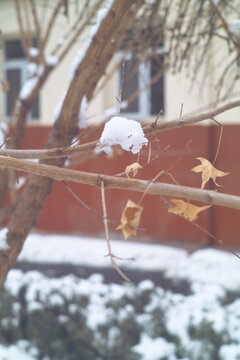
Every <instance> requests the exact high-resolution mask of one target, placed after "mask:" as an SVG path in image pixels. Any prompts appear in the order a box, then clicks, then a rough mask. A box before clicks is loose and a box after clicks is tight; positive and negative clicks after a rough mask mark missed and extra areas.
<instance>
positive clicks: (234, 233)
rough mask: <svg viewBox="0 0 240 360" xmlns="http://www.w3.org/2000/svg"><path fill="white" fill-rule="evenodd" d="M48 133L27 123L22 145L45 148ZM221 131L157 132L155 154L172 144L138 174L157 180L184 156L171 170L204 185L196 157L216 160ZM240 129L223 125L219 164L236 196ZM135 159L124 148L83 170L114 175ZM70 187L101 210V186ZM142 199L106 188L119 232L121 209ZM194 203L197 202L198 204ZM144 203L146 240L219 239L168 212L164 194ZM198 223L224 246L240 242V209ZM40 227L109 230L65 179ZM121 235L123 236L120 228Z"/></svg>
mask: <svg viewBox="0 0 240 360" xmlns="http://www.w3.org/2000/svg"><path fill="white" fill-rule="evenodd" d="M48 131H49V128H47V127H28V128H27V131H26V135H25V137H24V141H23V144H22V148H41V147H42V146H43V144H44V142H45V141H46V138H47V133H48ZM219 131H220V127H218V126H212V127H203V126H192V127H186V128H181V129H174V130H169V131H165V132H163V133H160V134H158V139H159V143H158V142H152V157H153V156H154V155H155V154H156V153H158V152H159V149H158V146H159V145H160V148H161V149H164V148H165V147H166V146H167V145H170V148H169V149H168V150H167V151H166V152H165V153H164V155H163V156H160V157H159V158H158V159H157V160H156V161H154V162H153V163H151V164H150V165H149V166H147V167H145V168H144V169H143V170H142V171H141V172H140V173H139V178H142V179H152V178H154V177H155V176H156V174H157V173H158V172H159V171H160V170H167V169H168V168H169V167H170V166H171V165H172V164H174V163H175V161H176V160H177V159H179V157H180V156H182V158H181V159H180V160H179V161H178V162H177V163H176V165H175V166H174V167H173V169H172V170H171V174H172V175H173V176H174V178H175V180H176V181H177V182H178V183H179V184H181V185H187V186H195V187H200V185H201V179H200V178H201V175H200V174H196V173H193V172H191V171H190V169H191V168H192V167H194V166H196V165H198V164H199V161H198V160H196V159H195V158H196V157H198V156H201V157H206V158H207V159H209V160H210V161H212V160H213V158H214V157H215V153H216V149H217V143H218V139H219ZM239 132H240V127H239V126H228V127H224V131H223V137H222V142H221V146H220V152H219V155H218V159H217V162H216V163H215V165H216V167H218V168H219V169H220V170H223V171H230V172H231V174H230V175H228V176H226V177H224V178H219V183H220V184H222V185H223V186H224V187H221V188H219V191H223V192H226V193H231V194H236V195H240V191H239V183H240V181H239V180H240V179H239V177H240V167H239V150H238V139H239ZM99 134H100V132H99V133H98V134H97V135H95V139H96V138H98V137H99ZM154 139H155V138H154ZM91 140H92V139H91ZM152 140H153V139H152ZM189 141H191V144H190V145H189V146H188V148H186V144H187V143H188V142H189ZM158 144H159V145H158ZM148 151H149V150H148V149H144V151H142V153H141V157H140V163H141V164H144V163H145V162H146V160H147V157H148ZM136 160H137V156H136V155H133V154H131V153H128V152H124V153H123V155H122V156H117V157H115V158H113V159H108V158H107V157H106V156H100V157H98V158H95V159H94V160H92V161H88V162H86V163H84V164H81V165H79V166H78V169H80V170H83V171H91V172H94V173H105V174H111V175H114V174H117V173H119V172H122V171H124V169H125V167H126V166H127V165H129V164H131V163H133V162H135V161H136ZM161 181H164V182H169V183H172V182H173V181H172V180H171V179H170V178H169V177H165V178H163V179H161ZM213 185H214V184H213V183H210V184H209V185H208V188H212V189H215V188H216V187H215V186H213ZM69 186H71V188H72V189H74V191H75V192H76V193H77V194H78V196H79V197H80V199H81V200H83V201H84V202H85V203H86V204H87V205H88V206H90V207H91V208H92V209H93V210H94V211H96V212H97V213H99V214H102V208H101V194H100V190H99V189H98V188H94V187H90V186H86V185H81V184H73V183H69ZM139 197H140V194H138V193H131V192H128V191H120V190H106V202H107V211H108V218H109V219H110V220H112V221H115V223H110V225H109V226H110V228H111V230H112V231H115V228H116V227H117V225H118V224H119V220H120V217H121V212H122V210H123V208H124V206H125V203H126V201H127V199H129V198H130V199H132V200H133V201H137V200H138V199H139ZM195 204H197V203H196V202H195ZM142 205H143V206H144V211H143V214H142V220H141V224H140V227H141V230H139V232H138V234H139V236H140V237H143V238H145V239H146V240H147V239H151V241H154V242H158V241H161V240H169V241H175V240H185V241H189V242H196V243H202V244H208V243H214V241H212V239H210V238H209V236H208V235H207V234H206V232H204V231H201V230H199V229H198V228H196V227H194V225H192V224H191V223H189V222H187V221H185V220H184V219H182V218H180V217H178V216H176V215H173V214H168V211H167V206H166V205H165V204H164V202H163V201H162V199H161V198H160V197H158V196H150V195H148V196H146V197H145V199H144V201H143V204H142ZM199 205H201V204H199ZM197 223H198V224H199V225H200V226H201V227H203V228H205V229H207V230H208V231H210V232H212V233H213V234H214V235H215V236H216V237H217V238H220V239H222V240H223V241H224V243H225V244H227V245H231V246H232V245H234V246H239V245H240V242H239V225H238V224H239V211H237V210H231V209H227V208H222V207H213V208H211V209H210V210H207V211H205V212H204V213H201V214H200V215H199V220H197ZM37 228H38V229H41V230H46V231H53V232H65V233H66V232H68V233H82V234H87V235H101V234H103V231H104V229H103V224H102V221H101V220H100V219H98V218H97V217H96V216H95V215H93V214H92V213H91V212H89V211H88V210H87V209H86V208H85V207H84V206H82V205H81V204H80V203H79V202H78V201H77V200H76V199H74V198H73V196H72V195H71V194H70V193H69V192H68V190H67V189H66V188H65V187H64V185H63V184H62V183H56V184H55V185H54V187H53V191H52V193H51V194H50V196H49V197H48V198H47V200H46V201H45V204H44V208H43V211H42V213H41V215H40V216H39V218H38V221H37ZM116 233H117V234H118V236H121V235H120V233H119V231H117V232H116Z"/></svg>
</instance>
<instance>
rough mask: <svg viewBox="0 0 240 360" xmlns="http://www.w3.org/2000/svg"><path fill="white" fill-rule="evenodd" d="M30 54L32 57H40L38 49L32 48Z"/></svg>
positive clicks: (29, 50)
mask: <svg viewBox="0 0 240 360" xmlns="http://www.w3.org/2000/svg"><path fill="white" fill-rule="evenodd" d="M28 53H29V55H30V56H31V57H37V56H38V55H39V50H38V48H36V47H31V48H29V49H28Z"/></svg>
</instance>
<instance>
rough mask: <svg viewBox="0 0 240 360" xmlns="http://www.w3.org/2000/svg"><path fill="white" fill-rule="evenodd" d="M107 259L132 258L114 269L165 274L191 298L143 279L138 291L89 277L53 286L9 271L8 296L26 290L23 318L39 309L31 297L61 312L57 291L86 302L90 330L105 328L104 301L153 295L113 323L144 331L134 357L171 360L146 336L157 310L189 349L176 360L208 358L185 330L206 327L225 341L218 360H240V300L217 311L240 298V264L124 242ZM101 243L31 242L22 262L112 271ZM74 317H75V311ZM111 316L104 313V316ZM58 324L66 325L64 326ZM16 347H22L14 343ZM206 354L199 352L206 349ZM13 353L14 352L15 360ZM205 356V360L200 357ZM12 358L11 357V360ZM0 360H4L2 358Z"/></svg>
mask: <svg viewBox="0 0 240 360" xmlns="http://www.w3.org/2000/svg"><path fill="white" fill-rule="evenodd" d="M112 248H113V253H114V254H115V255H117V256H120V257H134V258H135V259H136V260H135V261H119V265H120V266H123V265H124V268H125V269H126V270H127V269H128V268H135V269H139V270H142V271H144V270H155V271H158V270H159V271H162V272H164V274H165V276H166V277H167V278H170V279H172V280H187V281H189V283H190V287H191V291H192V293H191V294H190V295H188V296H185V295H183V294H177V293H172V292H171V291H168V290H163V289H162V288H161V287H154V284H153V283H152V282H151V281H150V280H148V279H146V280H144V281H142V282H141V283H140V284H138V285H137V286H135V285H133V284H128V283H125V284H123V285H118V284H105V283H104V279H103V276H102V275H100V274H95V275H92V276H91V277H90V278H89V279H79V278H77V277H75V276H74V275H68V276H65V277H62V278H59V279H48V278H47V277H45V276H44V275H42V274H40V273H38V272H29V273H26V274H23V273H22V272H21V271H19V270H12V271H11V272H10V274H9V276H8V279H7V282H6V288H7V289H8V290H9V291H10V292H11V293H12V294H16V293H17V292H18V289H19V288H20V287H21V286H22V285H23V284H28V286H29V289H28V293H27V297H28V304H29V311H34V309H37V308H39V307H41V304H40V303H39V302H38V301H36V294H39V293H40V294H41V299H43V300H44V299H45V298H47V299H48V300H49V299H50V301H51V302H52V303H53V304H60V303H61V301H62V298H61V297H60V296H58V294H57V291H63V289H64V294H65V296H67V297H68V298H69V299H70V298H71V296H72V295H73V294H77V295H79V296H80V295H87V296H89V299H90V300H89V303H88V306H87V307H86V309H85V310H84V311H85V312H86V313H85V315H86V318H87V324H88V327H89V328H91V329H92V330H94V331H95V330H96V331H97V327H98V326H99V325H100V324H103V323H104V322H105V321H106V319H107V318H108V317H109V316H113V315H114V314H112V313H111V311H110V310H111V309H106V304H107V303H108V302H109V301H113V300H117V299H120V298H122V297H123V296H124V295H127V296H128V297H129V298H131V297H133V296H136V294H141V293H142V292H143V291H146V290H148V289H149V290H151V289H155V290H154V291H153V293H152V295H151V300H150V302H149V303H148V304H147V305H146V306H145V308H144V311H143V313H142V314H138V313H134V311H135V310H134V308H133V307H132V305H130V304H129V305H126V306H124V307H123V308H122V309H121V310H120V312H119V313H118V314H117V315H116V314H115V315H114V316H117V317H118V319H121V318H126V317H128V316H130V315H131V314H133V315H134V318H136V321H137V323H138V324H139V325H141V326H142V327H143V328H145V329H146V331H144V332H143V333H142V335H141V338H140V342H139V343H138V344H137V345H135V346H134V349H133V350H134V351H135V352H137V353H139V354H141V356H142V359H143V360H159V358H160V357H159V355H160V354H161V356H163V357H164V356H165V357H164V359H168V360H177V359H179V357H176V351H175V350H176V344H175V343H174V342H171V341H168V340H166V339H165V338H164V337H162V336H159V337H156V336H154V337H153V336H152V331H153V325H152V324H153V322H154V314H155V311H156V309H159V307H160V308H161V310H162V311H163V312H164V316H165V323H166V324H165V326H166V329H167V331H168V332H169V333H170V334H171V335H172V336H178V337H179V338H180V342H181V344H182V346H183V347H184V348H185V349H187V351H188V353H189V354H192V355H189V356H188V357H185V358H181V360H195V359H206V360H214V359H211V358H209V356H208V354H207V351H206V349H207V346H210V345H211V344H210V345H209V344H207V345H206V343H200V342H199V340H198V339H196V340H193V339H192V338H190V335H189V326H190V325H191V326H193V327H194V326H195V327H198V326H199V325H200V324H202V323H203V322H204V321H205V322H207V323H210V324H212V328H213V329H214V331H215V333H217V334H223V333H227V341H226V342H225V343H223V344H222V346H221V347H220V351H219V359H220V360H236V359H238V358H240V310H239V309H240V300H239V299H233V300H232V301H231V302H230V303H229V304H225V305H224V306H223V303H222V299H224V297H225V296H226V294H227V292H228V291H233V292H236V293H239V294H240V260H239V259H238V258H237V257H235V256H234V255H232V254H231V253H228V252H224V251H220V250H215V249H203V250H198V251H196V252H194V253H192V254H189V253H188V252H187V251H186V250H183V249H179V248H175V247H171V246H162V245H150V244H139V243H131V242H130V241H128V242H126V241H113V242H112ZM106 253H107V246H106V243H105V240H104V239H95V238H83V237H77V236H63V235H40V234H31V235H30V236H29V237H28V239H27V241H26V244H25V245H24V248H23V251H22V253H21V255H20V259H19V260H21V261H30V262H38V263H44V262H47V263H51V262H52V263H65V264H66V263H67V264H74V265H89V266H91V267H94V266H96V267H101V266H104V267H106V266H111V265H110V262H109V258H108V257H104V255H106ZM72 307H73V309H72V311H73V312H74V311H76V309H75V308H74V305H73V306H72ZM109 311H110V312H109ZM59 321H66V319H64V318H62V319H59ZM111 331H112V333H111V336H112V338H113V339H114V337H115V336H121V334H119V330H118V329H117V328H113V329H111ZM20 345H21V342H20ZM20 345H19V344H17V346H15V345H12V346H11V347H8V348H5V347H0V354H4V356H5V357H3V358H4V359H5V358H6V359H7V360H12V359H19V360H30V359H31V360H32V359H35V357H34V351H36V349H34V348H32V349H31V348H30V350H31V351H30V350H28V351H26V352H24V348H23V346H22V345H21V346H20ZM204 347H205V348H204ZM16 351H19V353H18V355H16ZM204 351H206V357H205V358H204V357H203V358H202V357H200V354H202V353H204ZM12 354H13V355H12ZM2 356H3V355H2ZM0 360H2V358H1V356H0Z"/></svg>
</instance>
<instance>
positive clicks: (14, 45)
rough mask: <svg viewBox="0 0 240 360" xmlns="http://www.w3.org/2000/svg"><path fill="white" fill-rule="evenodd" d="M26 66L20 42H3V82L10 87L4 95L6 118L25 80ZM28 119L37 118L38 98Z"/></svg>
mask: <svg viewBox="0 0 240 360" xmlns="http://www.w3.org/2000/svg"><path fill="white" fill-rule="evenodd" d="M27 64H28V62H27V60H26V58H25V56H24V52H23V49H22V44H21V41H20V40H18V39H14V40H7V41H5V42H4V64H3V71H4V77H5V81H7V82H8V83H9V85H10V90H9V91H8V92H7V93H5V94H4V96H5V99H4V104H5V106H4V115H5V116H6V117H9V116H11V114H12V111H13V109H14V104H15V101H16V99H17V96H18V94H19V92H20V90H21V88H22V86H23V84H24V83H25V81H26V80H27ZM29 117H30V118H31V119H38V118H39V97H37V98H36V99H35V100H34V101H33V103H32V106H31V111H30V114H29Z"/></svg>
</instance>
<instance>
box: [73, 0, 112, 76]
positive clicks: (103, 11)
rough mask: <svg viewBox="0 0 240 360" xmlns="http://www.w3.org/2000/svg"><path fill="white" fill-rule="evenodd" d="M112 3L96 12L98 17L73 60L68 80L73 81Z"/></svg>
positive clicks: (110, 1)
mask: <svg viewBox="0 0 240 360" xmlns="http://www.w3.org/2000/svg"><path fill="white" fill-rule="evenodd" d="M112 3H113V0H109V1H108V2H107V3H106V5H105V7H104V8H102V9H100V10H99V11H98V15H97V19H96V22H95V24H94V25H93V26H92V28H91V31H90V36H89V37H88V39H87V41H86V42H85V44H84V45H83V47H82V48H81V49H80V50H79V51H78V52H77V54H76V56H75V58H74V59H73V61H72V64H71V70H70V80H72V79H73V77H74V74H75V71H76V69H77V68H78V67H79V65H80V64H81V62H82V60H83V58H84V56H85V54H86V52H87V50H88V48H89V46H90V45H91V42H92V38H93V37H94V35H95V34H96V33H97V31H98V29H99V27H100V25H101V23H102V21H103V19H104V18H105V16H106V15H107V13H108V10H109V9H110V7H111V5H112Z"/></svg>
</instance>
